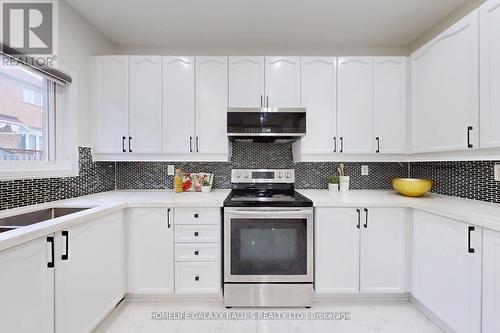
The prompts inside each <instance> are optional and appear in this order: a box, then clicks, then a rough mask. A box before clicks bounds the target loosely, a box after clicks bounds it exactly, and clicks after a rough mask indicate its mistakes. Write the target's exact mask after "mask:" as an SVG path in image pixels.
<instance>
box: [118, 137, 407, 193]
mask: <svg viewBox="0 0 500 333" xmlns="http://www.w3.org/2000/svg"><path fill="white" fill-rule="evenodd" d="M232 148H233V149H232V157H231V162H195V163H186V162H153V163H152V162H119V163H117V165H116V187H117V188H118V189H150V188H155V189H162V188H172V186H173V176H168V175H167V165H168V164H174V165H175V167H176V168H181V169H182V170H185V171H190V172H210V173H213V174H214V184H213V187H214V188H230V187H231V178H230V177H231V169H251V168H264V169H266V168H268V169H295V178H296V179H295V186H296V188H301V189H325V188H328V183H327V181H326V177H327V176H328V175H332V174H336V173H337V166H338V163H332V162H324V163H316V162H315V163H294V162H293V154H292V145H291V144H272V143H242V142H235V143H233V146H232ZM361 164H364V165H368V166H369V169H370V175H369V176H361V175H360V174H361ZM345 167H346V173H347V174H349V175H351V188H353V189H390V188H391V184H390V179H391V178H394V177H405V176H406V175H407V173H408V164H407V163H345Z"/></svg>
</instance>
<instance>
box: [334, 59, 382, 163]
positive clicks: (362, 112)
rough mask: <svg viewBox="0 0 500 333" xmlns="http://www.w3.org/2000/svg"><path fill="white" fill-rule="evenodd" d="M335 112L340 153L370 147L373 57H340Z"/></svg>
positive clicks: (362, 150) (364, 150) (361, 151)
mask: <svg viewBox="0 0 500 333" xmlns="http://www.w3.org/2000/svg"><path fill="white" fill-rule="evenodd" d="M338 63H339V68H338V80H337V114H338V118H337V120H338V135H339V141H340V142H339V152H341V153H357V154H366V153H371V152H372V149H373V58H371V57H350V58H339V62H338Z"/></svg>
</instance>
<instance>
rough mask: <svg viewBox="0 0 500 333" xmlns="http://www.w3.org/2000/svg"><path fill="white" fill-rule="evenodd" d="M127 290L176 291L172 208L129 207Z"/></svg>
mask: <svg viewBox="0 0 500 333" xmlns="http://www.w3.org/2000/svg"><path fill="white" fill-rule="evenodd" d="M126 216H127V221H126V245H127V246H126V248H127V263H128V267H127V270H128V274H127V276H128V280H127V290H128V292H129V293H136V294H137V293H138V294H165V293H167V294H168V293H173V291H174V233H173V223H172V222H173V221H172V212H171V209H166V208H131V209H128V211H127V215H126Z"/></svg>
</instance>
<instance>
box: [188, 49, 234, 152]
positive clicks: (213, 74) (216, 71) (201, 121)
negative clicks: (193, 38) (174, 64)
mask: <svg viewBox="0 0 500 333" xmlns="http://www.w3.org/2000/svg"><path fill="white" fill-rule="evenodd" d="M227 72H228V70H227V57H196V140H195V149H196V152H199V153H210V154H227V152H228V142H229V141H228V139H227V116H226V114H227V95H228V84H227V82H228V75H227Z"/></svg>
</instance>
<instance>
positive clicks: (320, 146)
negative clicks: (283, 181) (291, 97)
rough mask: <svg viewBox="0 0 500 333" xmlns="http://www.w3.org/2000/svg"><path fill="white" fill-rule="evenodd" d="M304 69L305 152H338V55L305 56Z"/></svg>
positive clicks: (303, 60)
mask: <svg viewBox="0 0 500 333" xmlns="http://www.w3.org/2000/svg"><path fill="white" fill-rule="evenodd" d="M301 70H302V75H301V77H302V97H301V99H302V106H303V107H305V108H306V116H307V118H306V120H307V121H306V126H307V135H306V136H305V137H304V138H302V139H301V142H300V144H301V145H302V153H305V154H330V153H334V152H335V151H336V144H335V143H336V142H335V141H336V136H337V105H336V101H337V99H336V92H337V91H336V90H337V58H333V57H302V68H301Z"/></svg>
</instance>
